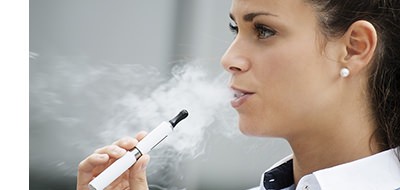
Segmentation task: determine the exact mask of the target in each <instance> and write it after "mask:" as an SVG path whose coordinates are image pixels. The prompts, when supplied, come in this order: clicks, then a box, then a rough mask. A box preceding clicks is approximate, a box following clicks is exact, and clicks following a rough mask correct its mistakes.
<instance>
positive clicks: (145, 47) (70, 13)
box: [29, 0, 290, 190]
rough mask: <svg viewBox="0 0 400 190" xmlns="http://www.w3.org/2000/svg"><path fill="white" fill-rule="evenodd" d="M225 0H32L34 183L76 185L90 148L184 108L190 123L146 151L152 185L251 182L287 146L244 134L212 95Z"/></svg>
mask: <svg viewBox="0 0 400 190" xmlns="http://www.w3.org/2000/svg"><path fill="white" fill-rule="evenodd" d="M230 3H231V1H230V0H218V1H214V0H202V1H195V0H166V1H160V0H147V1H139V0H130V1H105V0H96V1H94V0H86V1H81V0H68V1H60V0H35V1H30V3H29V6H30V7H29V9H30V10H29V33H30V34H29V50H30V54H29V58H30V59H29V60H30V61H29V72H30V78H29V80H30V82H29V89H30V94H29V102H30V103H29V113H30V118H29V124H30V129H29V135H30V137H29V139H30V140H29V143H30V147H29V149H30V153H29V160H30V161H29V174H30V175H29V176H30V179H29V186H30V189H38V190H39V189H40V190H46V189H49V190H50V189H55V190H63V189H74V188H75V185H76V181H75V180H76V172H77V166H78V164H79V162H80V161H81V160H83V159H84V158H85V157H86V156H88V155H90V154H91V153H92V152H93V151H94V150H95V149H97V148H99V147H102V146H105V145H107V144H111V143H112V142H114V141H115V140H117V139H118V138H120V137H123V136H127V135H133V134H134V133H136V132H137V131H140V130H151V129H152V128H154V127H155V126H156V124H158V123H159V122H161V121H163V120H166V119H170V117H172V116H174V115H175V114H176V113H177V112H178V111H179V107H180V106H186V107H189V108H191V110H193V111H192V112H191V111H190V110H189V113H191V115H190V116H189V117H192V120H189V119H188V120H187V121H184V122H182V126H180V127H179V129H177V132H176V133H177V135H175V136H173V135H174V134H172V135H171V139H169V140H170V141H169V142H165V145H164V146H161V147H159V148H157V150H156V149H155V150H153V151H152V152H151V153H150V156H151V157H152V160H151V163H150V165H149V167H148V177H149V183H150V189H190V190H191V189H195V190H197V189H198V190H199V189H219V190H221V189H230V190H235V189H237V190H241V189H247V188H251V187H253V186H257V185H258V183H259V179H260V176H261V174H262V172H263V171H265V170H266V169H267V168H268V167H270V166H271V165H272V164H273V163H274V162H276V161H278V160H279V159H281V158H282V157H284V156H286V155H287V154H289V153H290V149H289V146H288V145H287V143H286V142H285V141H283V140H280V139H261V138H254V137H246V136H244V135H241V134H240V132H239V131H238V129H237V126H236V113H235V111H234V110H232V108H230V106H229V104H227V102H228V100H226V101H225V99H226V98H224V96H219V94H223V93H224V92H223V91H221V93H218V92H219V91H217V89H220V88H219V85H220V84H224V85H226V84H227V75H226V73H225V74H224V72H223V69H222V67H221V65H220V64H219V60H220V57H221V56H222V55H223V53H224V51H225V50H226V49H227V48H228V46H229V44H230V42H231V41H232V39H233V35H232V34H231V32H230V31H229V28H228V23H229V16H228V15H229V8H230ZM186 65H190V67H186ZM192 65H194V66H192ZM178 96H179V97H178ZM178 102H179V103H178ZM220 102H222V103H220ZM185 125H187V126H185ZM178 142H179V143H178Z"/></svg>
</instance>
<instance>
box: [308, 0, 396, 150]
mask: <svg viewBox="0 0 400 190" xmlns="http://www.w3.org/2000/svg"><path fill="white" fill-rule="evenodd" d="M305 1H306V2H307V3H309V4H310V5H312V6H313V7H314V8H315V10H316V12H317V13H318V14H319V22H320V23H319V24H320V25H321V31H322V33H323V34H324V35H325V36H326V37H327V38H334V37H339V36H341V35H343V34H344V33H345V32H346V31H347V29H348V28H349V27H350V26H351V24H353V23H354V22H356V21H358V20H366V21H368V22H370V23H371V24H372V25H373V26H374V27H375V30H376V31H377V36H378V43H377V48H376V52H375V55H374V59H373V62H372V64H370V65H371V66H370V67H369V72H370V78H369V82H368V93H369V96H370V103H371V106H372V114H373V118H374V119H375V122H376V124H377V126H378V129H377V131H376V133H375V135H378V139H380V141H381V142H379V143H381V145H382V148H383V149H389V148H395V147H399V146H400V0H305ZM397 150H399V149H397ZM398 153H399V151H398Z"/></svg>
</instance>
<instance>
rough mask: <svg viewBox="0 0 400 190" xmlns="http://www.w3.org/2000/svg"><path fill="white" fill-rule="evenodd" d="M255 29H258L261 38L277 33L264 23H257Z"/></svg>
mask: <svg viewBox="0 0 400 190" xmlns="http://www.w3.org/2000/svg"><path fill="white" fill-rule="evenodd" d="M254 29H255V31H257V36H258V38H259V39H267V38H269V37H271V36H274V35H275V34H276V31H275V30H273V29H271V28H270V27H268V26H265V25H263V24H255V25H254Z"/></svg>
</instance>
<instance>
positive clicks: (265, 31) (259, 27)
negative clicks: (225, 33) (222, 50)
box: [229, 23, 276, 39]
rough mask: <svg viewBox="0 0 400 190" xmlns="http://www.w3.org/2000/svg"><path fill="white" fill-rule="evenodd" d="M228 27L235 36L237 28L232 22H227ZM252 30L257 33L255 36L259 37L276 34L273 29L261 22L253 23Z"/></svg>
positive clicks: (264, 37)
mask: <svg viewBox="0 0 400 190" xmlns="http://www.w3.org/2000/svg"><path fill="white" fill-rule="evenodd" d="M229 29H230V30H231V32H232V33H233V34H234V35H235V36H236V35H237V34H238V33H239V28H238V27H237V26H236V25H234V24H232V23H229ZM254 30H255V32H256V33H257V37H258V38H259V39H267V38H269V37H271V36H274V35H275V34H276V31H275V30H273V29H271V28H270V27H268V26H265V25H263V24H254Z"/></svg>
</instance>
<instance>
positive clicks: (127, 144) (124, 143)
mask: <svg viewBox="0 0 400 190" xmlns="http://www.w3.org/2000/svg"><path fill="white" fill-rule="evenodd" d="M137 143H138V140H137V139H135V138H133V137H123V138H121V139H118V140H117V141H115V142H114V143H113V145H117V146H119V147H121V148H124V149H125V150H131V149H132V148H133V147H135V146H136V145H137Z"/></svg>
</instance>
